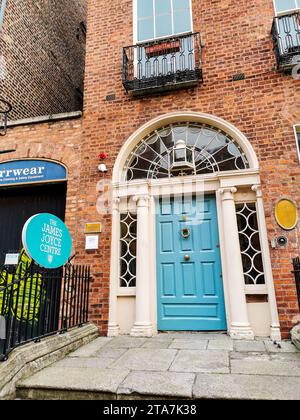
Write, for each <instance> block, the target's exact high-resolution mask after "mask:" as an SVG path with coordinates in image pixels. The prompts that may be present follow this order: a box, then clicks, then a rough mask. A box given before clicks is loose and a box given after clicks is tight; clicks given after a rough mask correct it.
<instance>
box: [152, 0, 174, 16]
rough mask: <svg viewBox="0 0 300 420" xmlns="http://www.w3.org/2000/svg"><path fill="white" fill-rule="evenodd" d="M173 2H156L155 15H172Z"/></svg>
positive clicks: (168, 0) (167, 0) (159, 0)
mask: <svg viewBox="0 0 300 420" xmlns="http://www.w3.org/2000/svg"><path fill="white" fill-rule="evenodd" d="M171 13H172V9H171V0H155V14H156V15H161V14H169V15H170V14H171Z"/></svg>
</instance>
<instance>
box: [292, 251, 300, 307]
mask: <svg viewBox="0 0 300 420" xmlns="http://www.w3.org/2000/svg"><path fill="white" fill-rule="evenodd" d="M293 266H294V271H293V273H294V275H295V280H296V288H297V294H298V302H299V308H300V258H299V257H298V258H294V259H293Z"/></svg>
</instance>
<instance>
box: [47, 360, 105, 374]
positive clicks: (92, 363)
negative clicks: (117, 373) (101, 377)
mask: <svg viewBox="0 0 300 420" xmlns="http://www.w3.org/2000/svg"><path fill="white" fill-rule="evenodd" d="M110 364H111V359H103V358H86V357H82V358H76V357H66V358H65V359H63V360H61V361H60V362H57V363H55V364H53V365H52V366H51V367H55V368H61V367H62V368H80V369H85V368H95V369H105V368H107V366H108V365H110ZM66 372H68V371H67V370H66Z"/></svg>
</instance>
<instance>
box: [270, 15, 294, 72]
mask: <svg viewBox="0 0 300 420" xmlns="http://www.w3.org/2000/svg"><path fill="white" fill-rule="evenodd" d="M272 36H273V41H274V45H275V53H276V58H277V64H278V68H280V69H290V68H292V67H293V66H295V65H297V64H300V12H298V13H292V14H289V15H286V16H279V17H275V18H274V21H273V27H272Z"/></svg>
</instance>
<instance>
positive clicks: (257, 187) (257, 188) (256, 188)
mask: <svg viewBox="0 0 300 420" xmlns="http://www.w3.org/2000/svg"><path fill="white" fill-rule="evenodd" d="M251 190H252V191H254V192H255V193H256V197H257V198H262V189H261V185H253V186H252V187H251Z"/></svg>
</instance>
